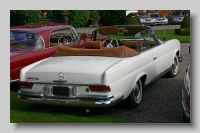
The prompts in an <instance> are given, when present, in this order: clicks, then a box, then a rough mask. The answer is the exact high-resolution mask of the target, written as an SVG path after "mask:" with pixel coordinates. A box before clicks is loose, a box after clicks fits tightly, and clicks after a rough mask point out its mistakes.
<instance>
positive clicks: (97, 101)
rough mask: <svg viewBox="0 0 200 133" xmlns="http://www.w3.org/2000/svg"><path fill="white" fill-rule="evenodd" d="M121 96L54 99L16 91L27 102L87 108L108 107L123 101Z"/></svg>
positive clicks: (83, 96) (81, 96)
mask: <svg viewBox="0 0 200 133" xmlns="http://www.w3.org/2000/svg"><path fill="white" fill-rule="evenodd" d="M123 97H124V96H123V95H120V96H117V97H114V95H103V96H102V95H78V96H75V97H55V96H45V95H44V94H43V93H28V92H22V91H20V90H19V91H18V97H17V98H18V99H19V100H23V101H29V102H40V103H50V104H62V105H63V104H64V105H68V106H87V107H110V106H113V105H115V104H117V103H119V102H120V101H122V99H123Z"/></svg>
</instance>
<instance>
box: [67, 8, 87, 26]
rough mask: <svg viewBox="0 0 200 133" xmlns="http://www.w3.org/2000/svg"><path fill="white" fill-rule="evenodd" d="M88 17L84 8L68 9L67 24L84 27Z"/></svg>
mask: <svg viewBox="0 0 200 133" xmlns="http://www.w3.org/2000/svg"><path fill="white" fill-rule="evenodd" d="M88 18H89V14H88V11H86V10H69V24H70V25H72V26H74V27H75V28H80V27H84V26H85V25H86V24H87V21H88Z"/></svg>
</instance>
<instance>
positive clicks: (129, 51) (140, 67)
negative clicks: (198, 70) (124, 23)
mask: <svg viewBox="0 0 200 133" xmlns="http://www.w3.org/2000/svg"><path fill="white" fill-rule="evenodd" d="M128 29H129V33H130V34H132V35H134V37H133V38H132V39H119V40H117V39H115V38H110V39H107V40H105V41H104V42H101V41H96V39H94V41H89V42H86V43H85V48H84V49H77V48H68V47H63V46H59V47H58V48H57V49H56V51H55V53H54V55H53V56H52V57H50V58H47V59H44V60H41V61H39V62H36V63H33V64H31V65H29V66H27V67H25V68H23V69H22V70H21V73H20V81H19V87H20V90H19V91H18V99H20V100H25V101H35V102H46V103H52V104H53V103H55V104H65V105H69V106H86V107H108V106H113V105H115V104H117V103H119V102H121V101H124V100H126V104H127V107H128V108H136V107H138V106H139V105H140V103H141V101H142V94H143V88H145V87H146V86H147V85H149V84H150V83H152V82H153V81H155V80H156V79H158V78H159V77H161V76H162V75H164V74H168V76H169V77H175V76H176V75H177V73H178V68H179V62H180V61H181V60H182V56H181V54H180V42H179V41H178V40H177V39H172V40H168V41H161V40H159V39H158V38H157V37H156V35H155V34H154V31H153V29H152V28H151V27H149V26H141V25H140V26H130V27H129V28H128ZM118 32H119V29H118V27H116V26H111V27H103V28H99V29H96V30H95V31H94V32H93V37H92V38H95V36H96V35H97V33H101V34H103V35H105V34H118ZM160 89H162V88H160Z"/></svg>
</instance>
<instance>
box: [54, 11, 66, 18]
mask: <svg viewBox="0 0 200 133" xmlns="http://www.w3.org/2000/svg"><path fill="white" fill-rule="evenodd" d="M51 13H52V15H53V16H54V17H61V16H65V15H66V10H52V11H51Z"/></svg>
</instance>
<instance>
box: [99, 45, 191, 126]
mask: <svg viewBox="0 0 200 133" xmlns="http://www.w3.org/2000/svg"><path fill="white" fill-rule="evenodd" d="M189 45H190V44H189V43H183V44H181V53H182V56H183V61H182V62H181V63H180V64H179V73H178V75H177V76H176V77H174V78H164V77H162V78H159V79H158V80H156V81H155V82H154V83H152V84H151V85H150V86H148V87H147V88H146V89H145V90H144V91H143V99H142V103H141V104H140V106H139V107H138V108H136V109H126V107H124V106H123V105H122V104H118V105H116V106H114V107H110V108H105V109H104V108H103V109H99V108H98V110H96V111H98V112H99V113H102V112H103V113H102V114H103V115H108V116H112V117H115V118H119V119H123V120H126V121H128V122H130V123H182V104H181V89H182V88H183V87H184V82H183V78H184V76H185V70H186V69H187V67H188V65H189V64H190V54H189V52H188V47H189ZM96 113H97V112H96Z"/></svg>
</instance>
